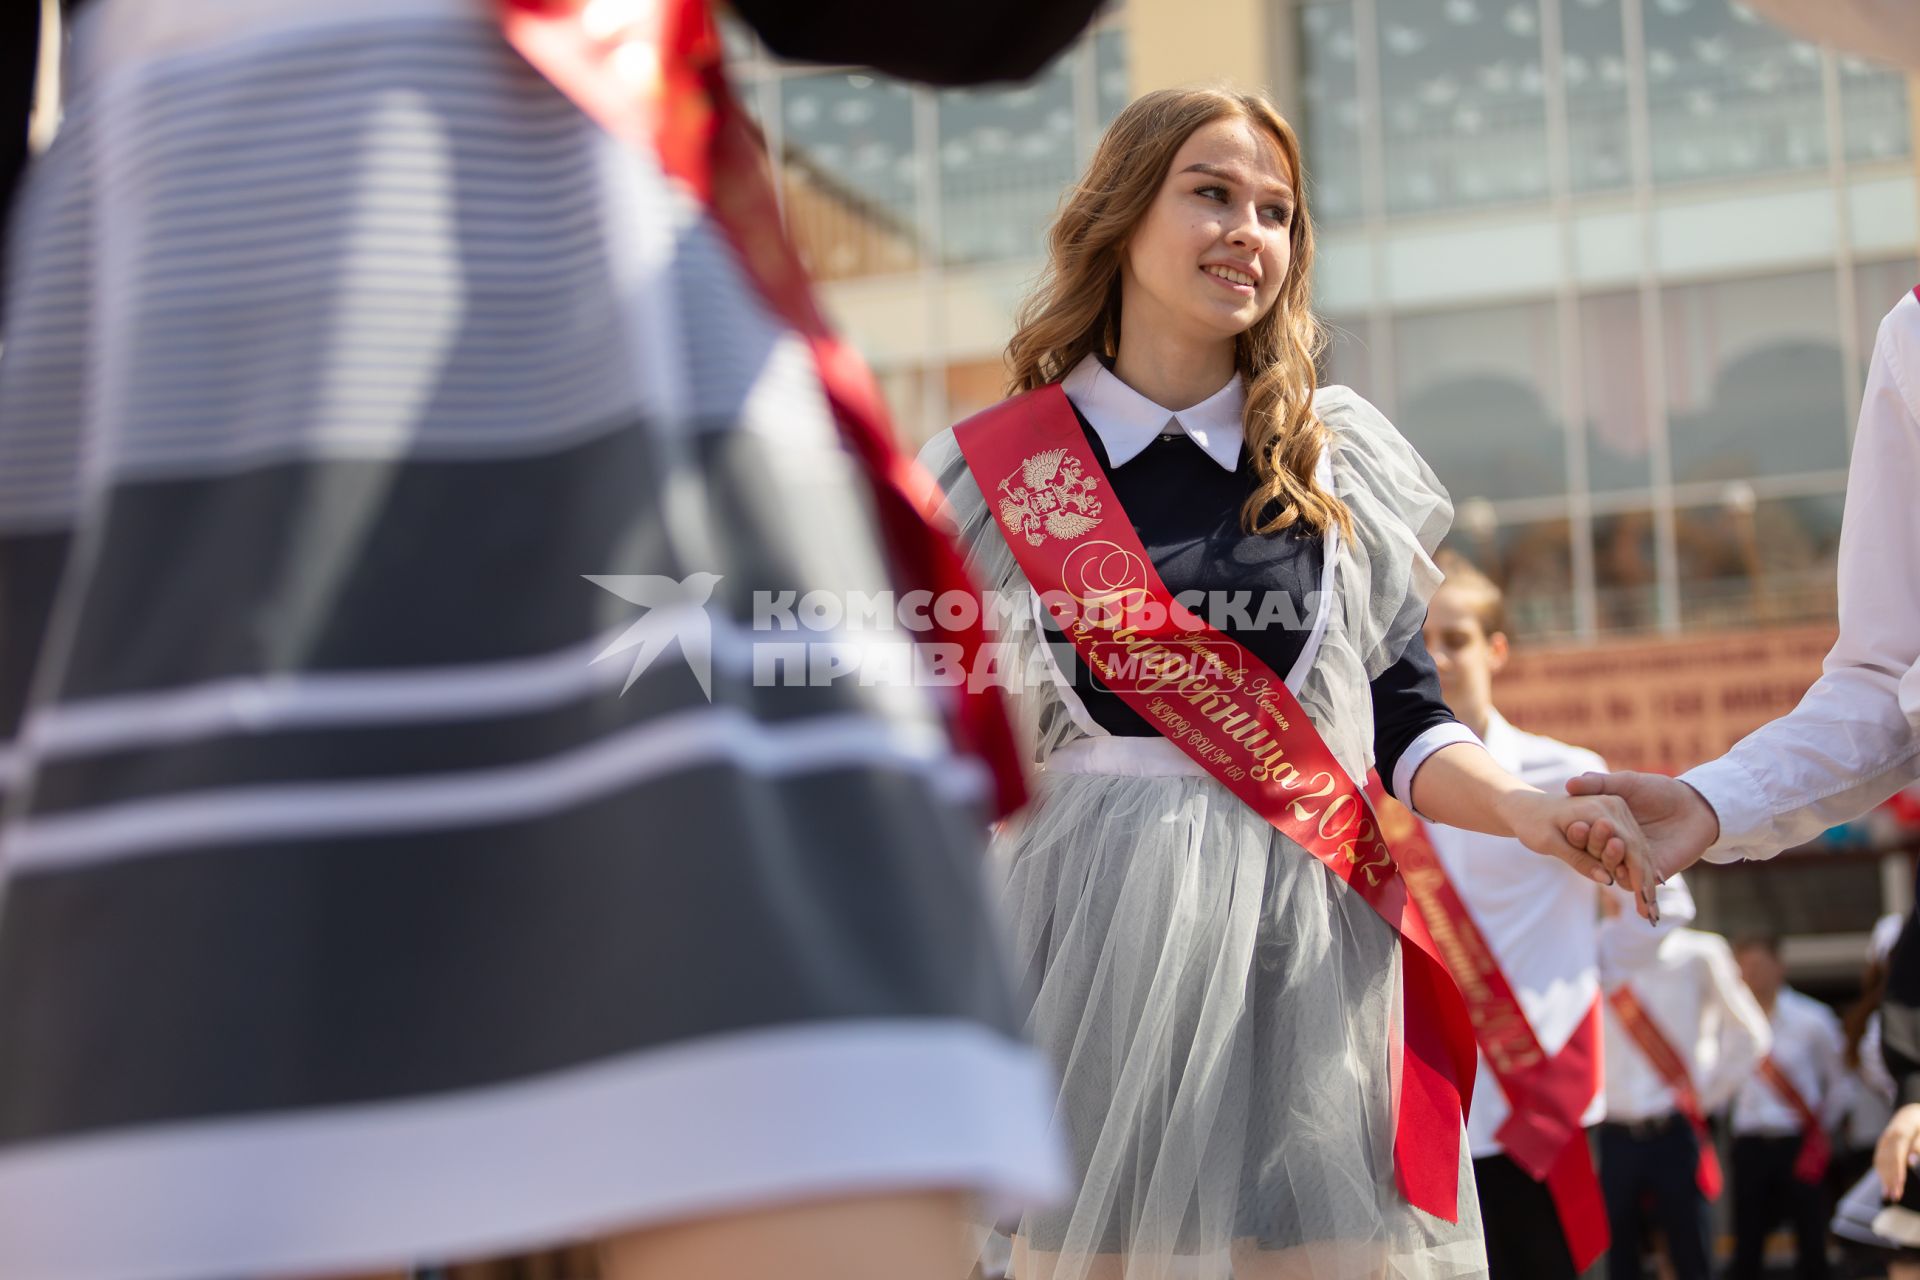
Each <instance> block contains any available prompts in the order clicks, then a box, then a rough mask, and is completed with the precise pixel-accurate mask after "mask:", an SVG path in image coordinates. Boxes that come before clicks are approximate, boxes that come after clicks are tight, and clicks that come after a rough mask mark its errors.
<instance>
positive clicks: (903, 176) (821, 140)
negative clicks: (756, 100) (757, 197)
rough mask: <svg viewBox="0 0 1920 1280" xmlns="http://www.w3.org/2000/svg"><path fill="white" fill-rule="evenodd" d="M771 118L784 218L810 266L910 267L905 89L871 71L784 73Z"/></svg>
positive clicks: (824, 270)
mask: <svg viewBox="0 0 1920 1280" xmlns="http://www.w3.org/2000/svg"><path fill="white" fill-rule="evenodd" d="M780 121H781V130H782V135H783V140H784V143H785V154H784V155H783V156H782V157H781V161H782V165H781V167H782V178H783V180H784V182H785V184H786V201H787V222H788V225H789V226H790V227H791V228H792V230H793V235H794V239H795V240H796V241H797V242H798V244H799V246H800V252H801V255H802V257H804V258H805V259H806V262H807V266H808V268H809V269H810V270H811V271H812V272H813V274H814V275H815V276H818V277H821V278H825V279H833V278H837V277H846V276H865V275H878V274H883V273H886V272H892V271H906V270H911V269H913V268H915V267H917V266H918V265H919V263H920V261H921V257H922V255H921V252H920V235H919V226H918V221H917V219H916V217H915V210H916V202H915V194H916V192H917V189H918V185H919V180H920V158H919V157H918V156H917V155H916V154H915V153H914V149H913V96H912V93H911V92H910V91H909V90H908V89H907V88H906V87H905V86H904V85H901V84H899V83H897V82H895V81H892V80H887V79H883V78H882V77H879V76H873V75H845V74H841V73H838V72H826V73H821V74H816V75H800V76H793V77H790V78H788V79H787V80H786V81H785V82H784V83H782V85H781V86H780Z"/></svg>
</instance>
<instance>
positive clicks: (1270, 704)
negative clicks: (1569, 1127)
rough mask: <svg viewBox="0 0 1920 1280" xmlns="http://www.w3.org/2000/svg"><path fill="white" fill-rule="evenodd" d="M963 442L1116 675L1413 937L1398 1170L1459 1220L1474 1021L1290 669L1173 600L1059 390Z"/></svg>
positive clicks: (1113, 679)
mask: <svg viewBox="0 0 1920 1280" xmlns="http://www.w3.org/2000/svg"><path fill="white" fill-rule="evenodd" d="M954 437H955V439H956V441H957V442H958V444H959V446H960V451H961V453H962V454H963V455H964V456H965V458H966V460H967V466H968V467H969V468H970V469H971V470H972V472H973V475H974V477H975V478H976V479H977V480H978V481H979V484H980V489H981V492H982V493H983V494H984V495H985V496H986V499H987V501H988V502H990V503H993V504H995V505H996V507H997V509H998V510H997V514H998V515H999V520H998V522H997V523H998V524H999V526H1000V529H1001V532H1002V534H1003V535H1005V537H1006V539H1007V544H1008V545H1009V546H1010V547H1012V549H1013V553H1014V557H1015V558H1016V559H1017V560H1018V561H1019V562H1020V567H1021V568H1022V569H1023V570H1025V571H1026V575H1027V580H1028V581H1029V582H1030V583H1031V584H1032V585H1033V587H1034V588H1035V590H1036V591H1038V592H1039V593H1040V595H1041V599H1042V601H1043V602H1044V603H1045V604H1046V605H1047V607H1048V609H1049V610H1050V611H1051V612H1052V613H1053V616H1054V617H1055V618H1056V619H1057V620H1059V621H1061V622H1062V623H1064V624H1066V626H1067V635H1068V637H1069V638H1070V639H1071V640H1072V642H1073V645H1074V647H1075V649H1077V650H1078V651H1079V653H1080V655H1081V657H1083V658H1084V659H1085V660H1086V662H1087V665H1088V666H1089V667H1090V668H1091V669H1092V670H1094V671H1096V672H1098V673H1099V674H1100V675H1101V677H1102V680H1103V683H1104V684H1105V685H1106V686H1107V688H1109V689H1111V690H1112V691H1113V692H1114V693H1116V694H1118V695H1119V696H1120V697H1121V698H1122V699H1123V700H1124V701H1125V702H1126V703H1127V705H1128V706H1130V707H1132V708H1133V709H1134V710H1135V711H1137V712H1139V713H1140V715H1141V716H1143V717H1144V718H1145V719H1146V720H1147V722H1148V723H1149V724H1152V725H1155V726H1156V727H1157V728H1158V729H1159V730H1160V732H1161V733H1162V734H1163V735H1165V736H1166V737H1167V738H1168V739H1169V740H1170V741H1172V742H1173V743H1174V744H1175V745H1176V746H1178V747H1179V748H1180V749H1181V750H1182V751H1184V752H1186V753H1187V755H1189V756H1190V757H1192V758H1193V759H1194V760H1196V761H1198V762H1199V763H1200V764H1201V765H1202V766H1203V767H1204V768H1205V769H1206V770H1207V772H1208V773H1209V774H1211V775H1212V776H1213V777H1214V778H1215V779H1216V780H1218V781H1219V782H1220V783H1221V784H1222V785H1224V786H1225V787H1227V789H1228V790H1230V791H1232V792H1233V793H1234V794H1235V795H1236V796H1238V797H1239V798H1240V799H1241V800H1244V801H1245V802H1246V803H1247V804H1248V805H1249V806H1250V807H1252V809H1253V810H1254V812H1256V813H1258V814H1259V815H1260V816H1261V817H1262V818H1265V819H1266V820H1267V821H1268V822H1269V823H1271V824H1272V825H1273V826H1274V827H1275V828H1276V829H1277V830H1279V831H1281V832H1283V833H1284V834H1286V835H1287V836H1288V837H1289V838H1290V839H1292V840H1293V841H1295V842H1296V843H1298V844H1299V845H1301V846H1302V847H1303V848H1305V849H1306V850H1307V851H1308V852H1309V853H1311V854H1312V855H1313V856H1314V857H1315V858H1317V859H1318V860H1319V861H1320V863H1321V865H1323V866H1325V867H1326V868H1327V869H1328V870H1329V871H1331V872H1332V873H1333V874H1334V876H1335V877H1336V878H1338V879H1339V880H1340V881H1341V883H1343V884H1345V885H1346V886H1347V887H1348V888H1350V889H1352V890H1353V891H1354V892H1355V893H1357V894H1359V895H1360V896H1361V898H1363V899H1364V900H1365V901H1366V902H1367V903H1368V905H1370V906H1371V907H1372V908H1373V909H1374V910H1375V911H1376V912H1378V913H1379V915H1380V917H1381V918H1382V919H1384V920H1385V921H1386V922H1387V923H1388V924H1389V925H1391V926H1392V927H1393V928H1394V930H1395V931H1396V932H1397V933H1398V935H1399V938H1400V943H1401V946H1400V954H1401V974H1402V982H1403V984H1404V985H1403V992H1404V997H1405V998H1404V1000H1403V1002H1402V1005H1403V1008H1404V1010H1405V1023H1406V1025H1405V1035H1404V1037H1403V1044H1402V1049H1401V1060H1400V1061H1399V1062H1397V1063H1394V1064H1392V1065H1393V1066H1394V1067H1395V1068H1396V1072H1395V1074H1396V1079H1397V1081H1398V1084H1399V1116H1398V1119H1397V1121H1396V1124H1395V1128H1394V1143H1393V1151H1394V1169H1395V1174H1396V1176H1397V1178H1398V1179H1399V1182H1400V1187H1401V1190H1402V1191H1403V1192H1404V1194H1405V1195H1406V1197H1407V1200H1408V1201H1409V1202H1410V1203H1411V1204H1413V1205H1415V1206H1416V1207H1418V1208H1420V1209H1423V1210H1425V1211H1426V1212H1428V1213H1431V1214H1433V1215H1434V1216H1436V1217H1439V1218H1444V1219H1446V1220H1447V1221H1449V1222H1457V1221H1458V1220H1459V1190H1460V1189H1459V1173H1460V1131H1461V1123H1460V1122H1461V1117H1462V1116H1463V1114H1464V1113H1465V1101H1466V1100H1467V1099H1468V1098H1470V1097H1471V1096H1472V1092H1473V1071H1474V1054H1473V1042H1472V1030H1471V1028H1470V1026H1469V1025H1468V1022H1467V1011H1466V1007H1465V1005H1463V1004H1462V1003H1461V1000H1460V993H1459V991H1458V990H1457V989H1456V988H1455V987H1454V984H1453V980H1452V979H1451V978H1449V977H1448V976H1447V970H1446V966H1445V965H1444V964H1443V963H1442V962H1441V960H1440V958H1439V956H1438V955H1437V953H1436V952H1435V950H1434V946H1433V941H1432V939H1431V938H1429V937H1428V936H1427V930H1426V926H1425V925H1424V923H1423V922H1422V921H1421V918H1420V915H1419V913H1418V912H1417V911H1415V910H1413V909H1412V907H1411V906H1410V905H1409V903H1408V899H1407V891H1406V886H1405V884H1404V883H1403V882H1402V880H1401V878H1400V875H1399V873H1398V869H1397V867H1396V865H1395V862H1394V858H1393V853H1392V851H1391V850H1390V848H1389V847H1388V843H1387V840H1386V839H1385V838H1384V837H1383V835H1382V834H1381V828H1380V823H1381V819H1380V818H1378V817H1376V815H1375V812H1374V810H1373V809H1372V808H1371V807H1370V806H1369V805H1368V803H1367V798H1366V794H1364V793H1363V792H1362V790H1361V788H1360V787H1359V786H1357V785H1355V783H1354V781H1353V779H1352V778H1351V777H1350V776H1348V774H1347V773H1346V771H1345V769H1343V768H1342V767H1341V765H1340V763H1339V761H1338V760H1337V759H1335V757H1334V755H1333V752H1332V751H1331V750H1330V749H1329V748H1328V747H1327V744H1326V743H1325V741H1324V740H1322V739H1321V737H1320V734H1319V733H1318V732H1317V731H1316V730H1315V729H1314V727H1313V722H1312V721H1311V720H1310V719H1309V718H1308V717H1307V713H1306V712H1305V711H1304V710H1302V709H1301V707H1300V703H1299V701H1298V700H1297V699H1295V697H1294V696H1293V694H1292V692H1291V691H1290V690H1288V688H1287V686H1286V682H1285V681H1284V680H1282V679H1281V678H1280V677H1279V676H1278V675H1276V674H1275V673H1274V672H1273V670H1272V669H1271V668H1270V667H1268V666H1267V665H1266V664H1265V663H1263V662H1262V661H1261V660H1260V659H1259V658H1258V657H1257V656H1256V655H1254V654H1253V653H1251V652H1249V651H1248V650H1247V649H1246V648H1244V647H1243V646H1241V645H1240V644H1238V643H1236V642H1235V641H1233V640H1231V639H1229V638H1228V637H1226V636H1224V635H1222V634H1221V633H1220V632H1218V631H1215V630H1214V629H1213V628H1212V627H1210V626H1208V625H1207V624H1206V623H1205V622H1203V621H1202V620H1201V619H1199V618H1197V617H1195V616H1194V615H1193V614H1192V613H1190V612H1188V611H1187V610H1186V609H1184V608H1182V607H1181V606H1180V604H1179V603H1178V602H1177V601H1175V600H1174V598H1173V595H1172V593H1171V592H1169V591H1168V590H1167V586H1166V584H1165V583H1164V582H1162V581H1161V579H1160V575H1159V574H1158V573H1157V572H1155V570H1154V568H1153V562H1152V560H1151V559H1150V558H1149V557H1148V555H1147V551H1146V548H1145V547H1144V546H1143V545H1142V544H1141V542H1140V539H1139V536H1138V535H1137V534H1136V533H1135V532H1134V530H1133V525H1132V524H1131V523H1130V522H1129V521H1128V519H1127V516H1126V513H1125V512H1124V511H1122V510H1121V509H1120V504H1119V501H1118V499H1116V498H1115V497H1114V496H1113V489H1112V484H1111V482H1110V481H1109V479H1108V478H1107V476H1106V474H1105V472H1103V471H1102V470H1101V468H1100V465H1099V461H1098V459H1097V458H1096V457H1095V456H1094V454H1093V452H1092V450H1091V449H1089V448H1088V447H1087V442H1086V437H1085V435H1084V434H1083V433H1082V432H1081V429H1080V423H1079V420H1078V418H1076V417H1075V415H1074V412H1073V407H1072V405H1071V404H1070V403H1069V402H1068V400H1067V397H1066V393H1065V392H1064V391H1062V390H1061V389H1060V387H1059V386H1058V385H1052V386H1047V387H1042V388H1040V389H1038V390H1036V391H1031V392H1028V393H1027V394H1025V395H1021V396H1017V397H1015V398H1014V399H1012V400H1008V401H1006V402H1004V403H1002V404H999V405H996V406H995V407H994V408H991V409H989V410H987V411H986V412H985V413H982V414H979V415H978V416H976V417H973V418H970V419H968V420H967V421H966V422H963V423H961V424H960V425H959V426H958V427H956V428H954Z"/></svg>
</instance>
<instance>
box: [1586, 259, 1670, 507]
mask: <svg viewBox="0 0 1920 1280" xmlns="http://www.w3.org/2000/svg"><path fill="white" fill-rule="evenodd" d="M1580 359H1581V365H1580V370H1581V372H1580V380H1581V392H1582V395H1583V396H1584V398H1585V399H1586V402H1587V483H1588V485H1589V486H1590V487H1591V488H1592V489H1593V491H1594V492H1596V493H1605V492H1609V491H1612V490H1618V489H1644V488H1646V487H1647V486H1648V485H1649V484H1651V483H1652V482H1653V458H1652V442H1651V439H1650V434H1649V432H1648V429H1647V386H1646V384H1647V377H1646V361H1645V358H1644V349H1643V347H1642V345H1641V330H1640V295H1639V294H1637V293H1601V294H1593V295H1591V296H1589V297H1585V298H1582V299H1580Z"/></svg>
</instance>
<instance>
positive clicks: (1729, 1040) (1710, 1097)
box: [1700, 944, 1773, 1112]
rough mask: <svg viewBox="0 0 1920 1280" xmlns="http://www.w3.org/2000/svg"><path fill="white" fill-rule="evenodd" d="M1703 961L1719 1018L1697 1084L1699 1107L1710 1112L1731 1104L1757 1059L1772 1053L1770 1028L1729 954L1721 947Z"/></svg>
mask: <svg viewBox="0 0 1920 1280" xmlns="http://www.w3.org/2000/svg"><path fill="white" fill-rule="evenodd" d="M1706 958H1707V973H1708V974H1709V975H1710V979H1711V981H1712V983H1713V991H1712V996H1711V1000H1710V1002H1709V1003H1710V1006H1711V1005H1717V1006H1718V1010H1717V1012H1718V1014H1719V1016H1718V1017H1717V1018H1715V1019H1714V1020H1713V1023H1714V1028H1715V1035H1714V1040H1715V1046H1714V1053H1713V1056H1712V1063H1713V1065H1712V1068H1711V1069H1710V1070H1708V1071H1707V1072H1706V1073H1705V1077H1704V1078H1703V1079H1702V1080H1701V1081H1700V1106H1701V1109H1702V1110H1704V1111H1708V1112H1713V1111H1718V1110H1719V1109H1720V1108H1722V1107H1724V1106H1726V1105H1727V1104H1728V1103H1729V1102H1731V1101H1733V1095H1734V1094H1736V1093H1738V1092H1740V1086H1741V1085H1743V1084H1745V1083H1746V1082H1747V1077H1749V1076H1751V1075H1752V1074H1753V1073H1754V1069H1755V1068H1757V1067H1758V1066H1759V1065H1760V1059H1762V1058H1764V1057H1766V1056H1767V1055H1768V1054H1769V1053H1771V1052H1773V1027H1772V1026H1771V1025H1769V1024H1768V1022H1767V1015H1766V1013H1765V1012H1764V1011H1762V1010H1761V1008H1760V1002H1759V1001H1758V1000H1755V999H1754V998H1753V992H1751V991H1749V990H1747V984H1746V983H1744V982H1742V981H1741V980H1740V970H1739V969H1738V968H1736V967H1735V966H1734V963H1733V953H1732V952H1731V951H1729V950H1728V949H1727V948H1726V946H1725V945H1724V944H1723V945H1721V946H1717V947H1714V948H1712V949H1711V950H1709V951H1707V952H1706Z"/></svg>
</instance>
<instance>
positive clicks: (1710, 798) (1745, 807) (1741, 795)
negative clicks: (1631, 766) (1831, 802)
mask: <svg viewBox="0 0 1920 1280" xmlns="http://www.w3.org/2000/svg"><path fill="white" fill-rule="evenodd" d="M1680 781H1682V782H1684V783H1686V784H1687V785H1688V786H1690V787H1692V788H1693V789H1694V790H1695V791H1698V792H1699V793H1700V798H1701V799H1703V800H1705V801H1706V802H1707V804H1708V806H1709V807H1711V808H1712V809H1713V813H1714V816H1715V817H1716V818H1718V819H1719V820H1720V835H1719V837H1718V838H1717V839H1715V840H1714V842H1713V843H1712V844H1711V845H1709V846H1708V847H1707V851H1706V853H1705V854H1704V855H1703V856H1704V857H1705V859H1706V860H1707V861H1708V862H1739V861H1740V860H1741V859H1742V858H1744V857H1746V856H1747V855H1746V854H1745V853H1744V852H1743V851H1742V846H1746V845H1752V844H1753V843H1755V842H1756V840H1758V839H1759V838H1760V836H1761V835H1762V834H1763V833H1764V831H1765V830H1766V828H1767V826H1768V824H1769V823H1771V822H1772V821H1773V811H1772V810H1771V809H1769V808H1768V806H1767V789H1766V788H1765V787H1763V786H1761V785H1760V782H1759V780H1758V779H1756V778H1755V777H1754V776H1753V775H1752V774H1751V773H1748V772H1747V771H1746V769H1745V768H1743V767H1741V766H1740V765H1739V764H1737V763H1736V762H1734V761H1733V760H1730V759H1728V758H1727V757H1726V756H1722V757H1720V758H1719V759H1718V760H1709V761H1707V763H1705V764H1703V765H1699V766H1697V767H1695V768H1692V769H1689V770H1687V771H1686V772H1685V773H1683V774H1681V775H1680Z"/></svg>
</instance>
